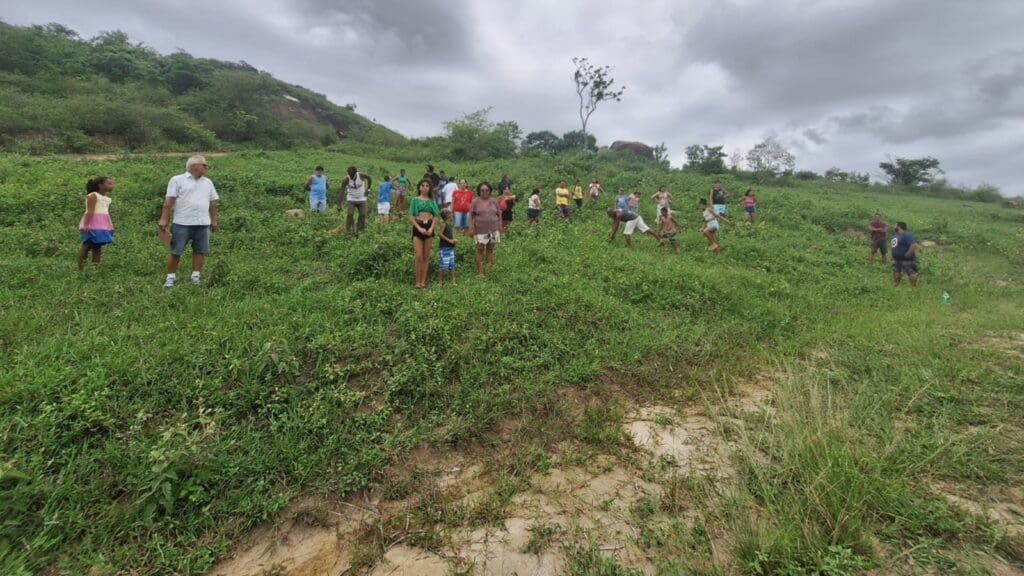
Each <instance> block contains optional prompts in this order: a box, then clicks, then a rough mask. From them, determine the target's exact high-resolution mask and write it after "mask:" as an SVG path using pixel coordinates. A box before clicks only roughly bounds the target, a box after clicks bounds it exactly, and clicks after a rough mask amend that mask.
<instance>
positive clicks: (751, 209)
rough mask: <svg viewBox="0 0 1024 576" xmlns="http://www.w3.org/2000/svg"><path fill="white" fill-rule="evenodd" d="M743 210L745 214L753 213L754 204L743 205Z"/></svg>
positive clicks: (754, 209)
mask: <svg viewBox="0 0 1024 576" xmlns="http://www.w3.org/2000/svg"><path fill="white" fill-rule="evenodd" d="M743 211H744V212H746V213H747V214H753V213H754V212H755V211H756V208H755V207H754V206H744V207H743Z"/></svg>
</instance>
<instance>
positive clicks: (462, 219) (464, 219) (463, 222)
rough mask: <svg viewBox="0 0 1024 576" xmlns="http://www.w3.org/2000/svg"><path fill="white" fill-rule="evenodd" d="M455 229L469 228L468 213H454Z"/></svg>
mask: <svg viewBox="0 0 1024 576" xmlns="http://www.w3.org/2000/svg"><path fill="white" fill-rule="evenodd" d="M455 227H456V228H469V212H456V213H455Z"/></svg>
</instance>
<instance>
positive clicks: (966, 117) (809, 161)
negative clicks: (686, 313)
mask: <svg viewBox="0 0 1024 576" xmlns="http://www.w3.org/2000/svg"><path fill="white" fill-rule="evenodd" d="M0 15H2V16H0V17H2V18H4V19H5V20H6V21H8V22H10V23H13V24H23V25H24V24H37V23H45V22H49V21H54V20H56V21H59V22H61V23H63V24H65V25H67V26H70V27H72V28H75V29H77V30H79V31H80V32H82V33H83V36H86V37H88V36H91V35H94V34H95V33H97V32H99V31H100V30H113V29H121V30H124V31H125V32H127V33H128V34H129V35H130V37H131V38H132V40H134V41H139V42H144V43H146V44H148V45H150V46H153V47H154V48H156V49H158V50H160V51H162V52H171V51H174V50H175V49H177V48H182V49H184V50H186V51H188V52H189V53H191V54H193V55H196V56H200V57H212V58H220V59H225V60H234V61H237V60H245V61H247V62H249V63H250V64H252V65H253V66H256V67H257V68H259V69H261V70H266V71H268V72H270V73H272V74H274V75H275V76H277V77H279V78H281V79H282V80H285V81H287V82H292V83H295V84H300V85H303V86H306V87H308V88H310V89H312V90H315V91H317V92H321V93H324V94H326V95H327V96H328V97H329V98H331V99H332V100H333V101H335V102H337V103H339V104H344V103H349V102H352V103H355V104H357V105H358V111H359V112H360V113H362V114H364V115H366V116H368V117H371V118H376V119H377V120H379V121H380V122H381V123H383V124H384V125H386V126H389V127H392V128H395V129H397V130H399V131H401V132H403V133H405V134H408V135H412V136H423V135H430V134H436V133H438V132H440V131H441V128H442V123H443V122H444V121H445V120H449V119H452V118H456V117H458V116H460V115H461V114H464V113H467V112H472V111H474V110H478V109H481V108H484V107H487V106H493V107H494V109H493V112H492V114H491V118H492V119H493V120H515V121H517V122H518V123H519V124H520V126H521V127H522V128H523V130H524V131H525V132H530V131H534V130H551V131H553V132H555V133H557V134H561V133H564V132H566V131H569V130H574V129H578V128H579V121H578V119H577V117H576V105H577V102H576V101H575V94H574V93H573V91H572V82H571V80H570V74H571V70H572V64H571V58H572V57H573V56H586V57H589V58H590V59H591V61H592V62H594V63H596V64H598V65H605V64H608V65H611V66H613V67H614V75H615V78H616V80H617V83H622V84H625V85H626V86H627V91H626V94H625V95H624V97H623V100H622V102H615V103H608V104H607V105H602V107H601V108H600V109H599V110H598V112H597V113H596V114H595V115H594V117H593V118H592V120H591V123H590V125H589V126H588V129H589V130H590V131H591V132H592V133H594V134H595V135H596V136H597V138H598V140H599V142H600V143H601V144H607V143H609V142H611V141H613V140H616V139H625V140H640V141H645V142H649V143H651V144H656V143H658V142H665V143H666V145H667V146H668V149H669V154H670V158H671V160H672V161H673V163H675V164H676V165H679V164H680V163H681V162H682V160H683V150H684V149H685V147H686V146H688V145H690V144H712V145H719V144H721V145H725V147H726V150H728V151H730V152H732V151H734V150H736V149H737V148H740V149H743V150H748V149H749V148H750V147H751V146H753V145H754V144H755V143H756V142H757V141H759V140H761V139H762V138H764V137H765V136H768V135H774V136H776V137H777V138H778V140H779V141H780V142H783V143H784V144H786V145H787V146H790V147H791V149H792V151H793V152H794V153H795V154H796V156H797V165H798V167H800V168H802V169H808V168H809V169H813V170H819V171H820V170H824V169H826V168H828V167H830V166H839V167H841V168H843V169H847V170H857V171H861V172H863V171H869V172H876V171H877V164H878V162H879V161H880V160H883V159H884V158H885V155H886V154H892V155H900V156H911V157H913V156H922V155H929V156H935V157H937V158H939V159H940V160H941V161H942V163H943V167H944V168H946V169H947V174H948V176H949V178H950V179H951V180H953V181H955V182H961V183H977V181H979V180H988V181H992V182H994V183H996V184H999V185H1002V186H1003V187H1004V191H1006V192H1009V193H1012V194H1016V193H1021V192H1024V190H1021V189H1020V188H1013V187H1012V186H1016V183H1017V182H1024V164H1022V163H1018V162H1006V161H1005V160H1004V158H1005V157H1006V155H1005V151H1007V150H1021V149H1024V133H1022V131H1021V130H1020V129H1019V126H1020V125H1021V120H1022V119H1024V87H1022V79H1024V39H1022V38H1024V37H1022V36H1021V34H1020V32H1019V30H1020V28H1021V27H1022V26H1024V1H1019V0H988V1H985V2H977V3H969V2H962V1H953V0H927V1H926V0H905V1H897V2H893V1H891V0H890V1H884V0H821V1H818V2H807V1H806V0H770V1H769V0H731V1H730V0H715V1H704V0H671V1H670V0H659V1H655V2H649V3H642V4H633V3H624V2H613V1H611V0H586V1H585V0H560V1H558V2H551V1H550V0H518V1H517V2H515V3H511V2H502V1H499V0H490V1H488V0H454V1H451V2H447V1H441V0H426V1H405V2H403V1H400V0H381V1H377V2H374V1H372V0H337V1H331V0H248V1H246V0H220V1H212V2H211V1H209V0H207V1H201V0H147V1H145V2H137V1H129V0H107V1H103V2H100V1H98V0H79V1H75V0H38V1H36V2H32V3H28V2H22V1H15V0H0Z"/></svg>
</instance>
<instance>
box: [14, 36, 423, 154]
mask: <svg viewBox="0 0 1024 576" xmlns="http://www.w3.org/2000/svg"><path fill="white" fill-rule="evenodd" d="M344 139H354V140H358V141H365V142H373V143H382V144H383V143H398V142H401V141H404V140H405V138H404V137H403V136H401V135H400V134H398V133H397V132H394V131H392V130H390V129H388V128H386V127H384V126H381V125H380V124H377V123H375V122H372V121H370V120H369V119H367V118H365V117H363V116H360V115H359V114H357V113H356V112H355V111H354V110H353V109H352V107H350V106H338V105H336V104H334V103H332V102H330V101H329V100H327V98H326V97H325V96H323V95H321V94H317V93H314V92H312V91H310V90H307V89H305V88H302V87H301V86H295V85H292V84H287V83H285V82H282V81H280V80H277V79H276V78H274V77H273V76H271V75H270V74H268V73H266V72H260V71H259V70H257V69H255V68H253V67H252V66H250V65H249V64H247V63H245V62H238V63H234V62H223V61H220V60H213V59H209V58H196V57H193V56H192V55H190V54H187V53H185V52H177V53H174V54H170V55H161V54H159V53H157V52H156V51H154V50H153V49H151V48H148V47H146V46H144V45H142V44H137V43H135V44H133V43H132V42H130V41H129V38H128V36H127V35H126V34H124V33H123V32H105V33H103V34H101V35H99V36H97V37H95V38H92V39H88V40H86V39H82V38H80V37H79V36H78V33H76V32H75V31H74V30H71V29H70V28H67V27H65V26H62V25H60V24H47V25H45V26H28V27H22V26H12V25H10V24H7V23H4V22H0V149H2V150H6V151H10V152H21V153H29V154H35V153H47V152H79V153H80V152H96V151H103V150H111V149H117V150H121V149H130V150H155V149H211V148H219V147H229V148H231V147H238V148H244V147H259V148H270V149H289V148H308V147H321V146H328V145H330V144H334V143H336V142H340V141H342V140H344Z"/></svg>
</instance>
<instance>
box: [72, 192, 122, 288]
mask: <svg viewBox="0 0 1024 576" xmlns="http://www.w3.org/2000/svg"><path fill="white" fill-rule="evenodd" d="M85 191H86V196H85V213H84V214H82V219H81V220H80V221H79V222H78V233H79V236H80V237H81V239H82V248H81V250H79V251H78V269H79V270H81V269H83V268H84V267H85V259H86V258H87V257H88V256H89V252H92V261H93V262H94V263H96V264H99V261H100V257H101V256H102V251H103V245H104V244H110V243H111V242H113V241H114V223H113V222H112V221H111V220H110V193H111V192H113V191H114V181H113V180H111V179H110V178H107V177H106V176H101V177H99V178H93V179H92V180H89V181H88V182H86V183H85Z"/></svg>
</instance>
